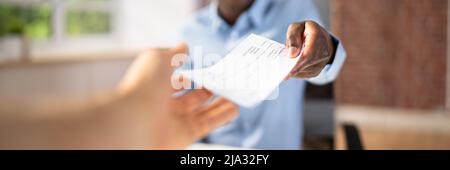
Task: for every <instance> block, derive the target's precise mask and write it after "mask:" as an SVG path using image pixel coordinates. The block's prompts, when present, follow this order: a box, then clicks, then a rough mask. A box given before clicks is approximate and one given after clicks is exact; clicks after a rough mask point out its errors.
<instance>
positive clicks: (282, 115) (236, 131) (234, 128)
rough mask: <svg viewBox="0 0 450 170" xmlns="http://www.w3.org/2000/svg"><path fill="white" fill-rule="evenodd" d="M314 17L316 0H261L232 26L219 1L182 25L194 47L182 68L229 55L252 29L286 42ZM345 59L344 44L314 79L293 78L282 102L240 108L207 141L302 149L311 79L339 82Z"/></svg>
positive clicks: (283, 88) (183, 35)
mask: <svg viewBox="0 0 450 170" xmlns="http://www.w3.org/2000/svg"><path fill="white" fill-rule="evenodd" d="M305 20H313V21H316V22H318V23H321V20H320V16H319V13H318V11H317V8H316V6H315V5H314V3H313V1H312V0H256V1H255V2H254V4H252V6H251V7H250V8H249V9H248V10H247V11H246V12H244V13H243V14H242V15H241V16H240V17H239V18H238V20H237V22H236V23H235V24H234V25H233V26H230V25H228V24H227V23H226V22H225V21H224V20H223V19H222V18H221V17H220V16H219V15H218V2H217V1H212V3H211V4H210V5H209V6H208V7H206V8H204V9H202V10H200V11H198V12H197V13H195V14H194V16H193V17H191V18H190V19H189V20H188V21H187V22H186V23H185V24H184V25H183V27H182V28H181V30H180V32H179V35H178V38H179V39H178V40H180V41H184V42H186V43H187V44H188V45H189V51H190V58H189V60H188V62H187V63H185V64H184V65H183V67H182V69H193V68H201V67H205V66H208V65H210V64H211V63H204V62H202V61H203V60H204V58H203V57H204V56H205V55H206V54H209V53H214V54H219V55H220V56H225V55H226V54H227V52H229V51H230V50H231V49H232V48H233V47H234V46H235V45H237V44H238V43H239V42H240V41H241V40H242V39H243V38H245V37H247V36H248V35H249V34H250V33H254V34H258V35H261V36H264V37H267V38H269V39H273V40H275V41H278V42H280V43H283V44H284V42H285V37H286V31H287V28H288V26H289V25H290V24H291V23H293V22H299V21H305ZM344 60H345V51H344V48H343V47H342V45H341V44H340V43H338V46H337V49H336V54H335V58H334V60H333V63H332V64H331V65H327V66H326V67H325V68H324V69H323V70H322V72H321V73H320V74H319V75H318V76H317V77H314V78H311V79H308V80H304V79H298V78H291V79H290V80H288V81H285V82H283V83H282V84H281V85H280V86H279V89H278V97H277V98H276V100H267V101H264V102H263V103H261V104H259V105H257V106H256V107H254V108H243V107H241V108H240V110H239V111H240V115H239V116H238V118H237V119H235V120H234V121H232V122H230V123H229V124H227V125H225V126H223V127H221V128H219V129H217V130H215V131H213V133H211V134H210V135H209V136H208V137H207V141H208V142H210V143H214V144H222V145H230V146H237V147H244V148H257V149H300V148H301V146H302V133H303V120H302V117H303V116H302V108H303V95H304V91H305V81H309V82H311V83H314V84H319V85H320V84H326V83H329V82H331V81H333V80H334V79H335V78H336V76H337V75H338V72H339V70H340V68H341V67H342V64H343V62H344Z"/></svg>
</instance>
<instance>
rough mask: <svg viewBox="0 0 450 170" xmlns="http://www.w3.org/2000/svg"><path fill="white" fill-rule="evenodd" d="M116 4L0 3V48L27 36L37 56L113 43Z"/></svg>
mask: <svg viewBox="0 0 450 170" xmlns="http://www.w3.org/2000/svg"><path fill="white" fill-rule="evenodd" d="M115 3H116V0H1V1H0V20H1V21H2V24H0V38H2V37H3V38H2V39H3V40H2V41H3V43H2V42H0V46H2V44H3V46H5V45H4V44H5V43H6V44H8V43H10V42H8V41H12V40H9V39H14V37H16V38H15V39H18V38H19V37H22V36H24V37H27V38H28V39H29V40H30V41H31V42H30V43H31V46H32V49H29V51H30V53H31V55H34V56H36V54H37V55H39V54H41V55H48V54H51V53H54V52H55V51H59V52H61V51H67V49H73V50H69V51H76V49H74V48H79V47H80V46H83V45H85V46H90V45H91V44H93V43H96V42H99V41H101V42H111V39H113V38H114V36H115V27H114V21H115V20H114V17H115V16H114V15H113V10H114V7H115ZM5 37H6V38H5ZM11 37H12V38H11ZM5 41H6V42H5ZM22 45H23V44H22ZM0 48H1V47H0ZM4 48H5V47H4ZM0 57H1V54H0Z"/></svg>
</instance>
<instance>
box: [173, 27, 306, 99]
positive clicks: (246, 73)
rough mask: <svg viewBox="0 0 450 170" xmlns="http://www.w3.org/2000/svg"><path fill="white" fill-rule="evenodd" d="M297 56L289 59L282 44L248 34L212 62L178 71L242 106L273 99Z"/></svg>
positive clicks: (197, 83) (286, 50)
mask: <svg viewBox="0 0 450 170" xmlns="http://www.w3.org/2000/svg"><path fill="white" fill-rule="evenodd" d="M298 59H299V57H296V58H290V57H289V56H288V49H287V48H285V45H284V44H280V43H278V42H276V41H273V40H270V39H267V38H264V37H261V36H258V35H254V34H251V35H250V36H248V37H247V38H246V39H244V40H243V41H242V42H241V43H240V44H239V45H237V46H236V47H235V48H234V49H233V50H232V51H231V52H229V53H228V54H227V55H226V56H225V57H224V58H223V59H222V60H220V61H219V62H217V63H216V64H215V65H213V66H210V67H207V68H203V69H195V70H184V71H181V72H180V73H181V74H182V75H183V76H185V77H186V78H188V79H190V80H191V81H193V82H194V83H195V84H196V85H200V86H202V87H204V88H206V89H208V90H210V91H212V92H213V93H214V94H216V95H219V96H222V97H225V98H227V99H229V100H231V101H232V102H235V103H236V104H238V105H241V106H244V107H252V106H255V105H257V104H259V103H260V102H262V101H263V100H266V99H268V98H269V97H270V99H273V100H276V98H277V96H278V85H280V83H282V82H283V80H284V78H285V77H286V76H287V75H288V74H289V72H290V71H291V70H292V69H293V67H294V66H295V64H296V63H297V61H298Z"/></svg>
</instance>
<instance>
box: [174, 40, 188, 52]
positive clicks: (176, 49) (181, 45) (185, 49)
mask: <svg viewBox="0 0 450 170" xmlns="http://www.w3.org/2000/svg"><path fill="white" fill-rule="evenodd" d="M171 51H172V52H173V53H175V54H178V53H183V54H186V53H188V46H187V44H186V43H184V42H182V43H178V44H177V45H176V46H175V47H174V48H172V49H171Z"/></svg>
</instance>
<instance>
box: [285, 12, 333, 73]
mask: <svg viewBox="0 0 450 170" xmlns="http://www.w3.org/2000/svg"><path fill="white" fill-rule="evenodd" d="M286 47H288V48H289V53H290V56H291V57H294V58H295V57H300V59H299V61H298V62H297V64H296V66H295V67H294V69H292V71H291V72H290V73H289V75H288V76H287V78H290V77H293V76H295V77H298V78H312V77H316V76H317V75H319V73H320V72H321V71H322V69H323V68H324V67H325V65H326V64H327V63H329V62H330V59H331V57H332V55H334V54H333V52H334V47H333V43H332V40H331V36H330V35H329V34H328V32H327V31H326V30H325V29H324V28H322V27H321V26H320V25H319V24H317V23H316V22H314V21H305V22H300V23H293V24H291V25H290V26H289V28H288V30H287V34H286ZM287 78H286V79H287Z"/></svg>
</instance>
